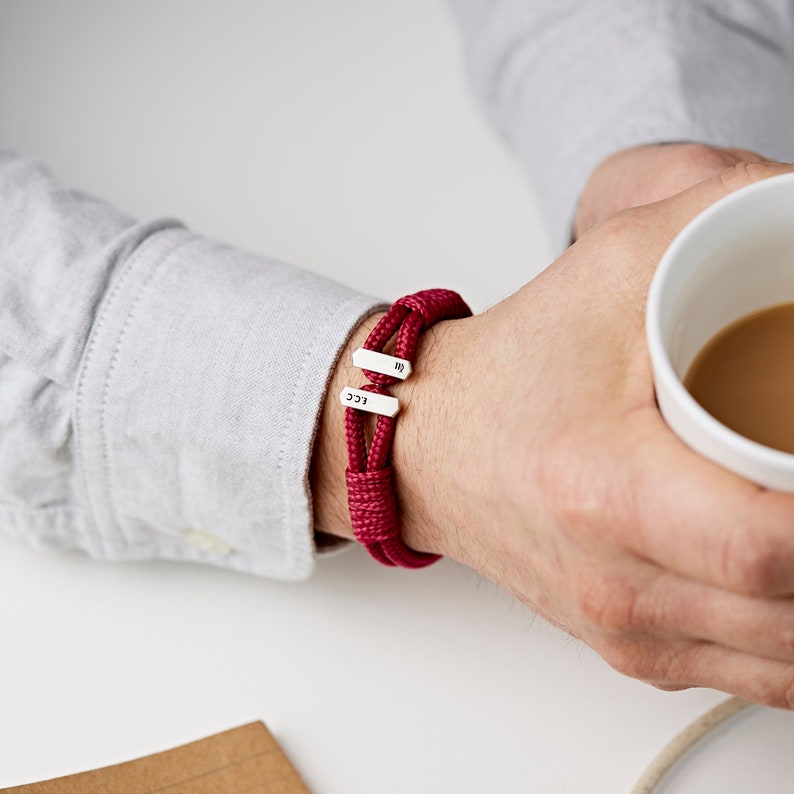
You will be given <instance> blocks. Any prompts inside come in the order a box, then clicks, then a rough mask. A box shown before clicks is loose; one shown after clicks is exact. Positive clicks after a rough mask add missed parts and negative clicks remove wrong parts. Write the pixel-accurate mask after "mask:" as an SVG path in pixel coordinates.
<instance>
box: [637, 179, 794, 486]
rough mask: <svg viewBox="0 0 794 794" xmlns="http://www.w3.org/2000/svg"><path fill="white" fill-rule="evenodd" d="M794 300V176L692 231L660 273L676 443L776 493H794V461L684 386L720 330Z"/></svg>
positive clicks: (655, 295)
mask: <svg viewBox="0 0 794 794" xmlns="http://www.w3.org/2000/svg"><path fill="white" fill-rule="evenodd" d="M789 301H794V174H785V175H783V176H777V177H772V178H770V179H765V180H762V181H760V182H756V183H754V184H752V185H749V186H748V187H745V188H742V189H741V190H738V191H736V192H735V193H732V194H730V195H729V196H727V197H726V198H724V199H721V200H720V201H718V202H717V203H716V204H713V205H712V206H711V207H709V208H708V209H707V210H705V211H704V212H702V213H701V214H700V215H698V216H697V217H696V218H695V219H694V220H693V221H692V222H691V223H689V225H688V226H687V227H686V228H685V229H684V230H683V231H682V232H681V233H680V234H679V235H678V236H677V237H676V238H675V240H673V242H672V243H671V245H670V247H669V248H668V249H667V251H666V252H665V254H664V256H663V257H662V259H661V261H660V263H659V267H658V268H657V271H656V274H655V275H654V278H653V282H652V283H651V289H650V292H649V294H648V314H647V320H646V330H647V334H648V347H649V349H650V354H651V361H652V363H653V372H654V381H655V385H656V397H657V400H658V402H659V408H660V410H661V412H662V415H663V416H664V418H665V420H666V421H667V423H668V424H669V425H670V427H671V428H672V430H673V431H674V432H675V433H676V435H678V436H679V437H680V438H681V439H683V440H684V441H685V442H686V443H687V444H688V445H689V446H690V447H692V448H693V449H694V450H695V451H697V452H699V453H700V454H701V455H703V456H704V457H706V458H709V459H710V460H713V461H714V462H716V463H719V464H721V465H722V466H724V467H725V468H726V469H730V470H731V471H733V472H736V473H737V474H740V475H742V476H743V477H746V478H748V479H750V480H753V481H754V482H756V483H758V484H760V485H764V486H766V487H767V488H773V489H775V490H779V491H790V492H794V455H790V454H788V453H786V452H780V451H779V450H775V449H771V448H769V447H766V446H763V445H762V444H758V443H757V442H755V441H750V440H749V439H748V438H745V437H744V436H741V435H739V434H738V433H736V432H735V431H733V430H730V429H729V428H728V427H726V426H725V425H723V424H722V423H721V422H719V421H718V420H717V419H715V418H714V417H713V416H711V415H710V414H709V413H707V412H706V411H705V410H704V409H703V408H701V407H700V405H699V404H698V403H697V402H696V401H695V399H694V398H693V397H692V396H691V395H690V394H689V392H688V391H687V390H686V389H685V388H684V386H683V384H682V380H683V378H684V375H685V374H686V372H687V370H688V368H689V366H690V364H691V363H692V361H693V360H694V358H695V356H696V355H697V354H698V353H699V352H700V350H701V349H702V348H703V346H704V345H705V344H706V343H707V342H708V341H709V340H710V339H712V338H713V337H714V335H715V334H716V333H717V332H718V331H720V330H721V329H723V328H725V327H726V326H727V325H730V323H732V322H733V321H734V320H738V319H739V318H740V317H743V316H744V315H747V314H750V313H751V312H754V311H757V310H759V309H763V308H767V307H769V306H775V305H777V304H780V303H786V302H789ZM792 366H794V361H792Z"/></svg>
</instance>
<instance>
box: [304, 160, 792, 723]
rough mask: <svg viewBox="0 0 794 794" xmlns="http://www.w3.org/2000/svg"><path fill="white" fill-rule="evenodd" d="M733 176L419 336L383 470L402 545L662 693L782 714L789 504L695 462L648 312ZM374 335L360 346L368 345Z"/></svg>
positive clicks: (603, 231) (342, 376)
mask: <svg viewBox="0 0 794 794" xmlns="http://www.w3.org/2000/svg"><path fill="white" fill-rule="evenodd" d="M793 170H794V168H791V167H788V166H782V165H765V164H754V165H738V166H736V167H734V168H731V169H729V170H727V171H724V172H721V173H720V174H719V175H718V176H716V177H714V178H711V179H709V180H706V181H703V182H700V183H699V184H698V185H696V186H695V187H693V188H691V189H690V190H687V191H685V192H684V193H681V194H680V195H677V196H674V197H672V198H670V199H667V200H665V201H661V202H658V203H656V204H652V205H648V206H643V207H639V208H636V209H632V210H628V211H625V212H621V213H619V214H617V215H615V216H614V217H612V218H611V219H610V220H607V221H604V222H603V223H601V224H599V225H598V226H597V227H596V228H594V229H593V230H592V231H590V232H588V233H587V234H586V235H584V236H583V238H582V239H581V240H580V241H579V242H578V243H576V244H575V245H574V246H572V247H571V248H570V249H568V251H567V252H566V253H565V254H564V255H563V256H562V257H561V258H560V259H559V260H557V262H556V263H554V264H553V265H552V266H551V267H550V268H549V269H548V270H546V271H545V272H544V273H543V274H542V275H540V276H539V277H538V278H536V279H535V280H534V281H532V282H531V283H530V284H528V285H526V286H525V287H524V288H522V289H521V290H520V291H519V292H517V293H516V294H515V295H513V296H511V297H510V298H508V299H507V300H505V301H503V302H501V303H499V304H497V305H496V306H494V307H493V308H492V309H490V310H489V311H488V312H486V313H485V314H483V315H479V316H476V317H472V318H468V319H465V320H457V321H451V322H445V323H440V324H438V325H437V326H434V327H433V328H432V329H430V330H429V331H428V332H427V333H426V334H425V335H424V336H423V337H422V343H421V347H420V350H419V353H418V356H417V360H416V366H415V372H414V375H413V376H412V377H411V378H409V379H408V381H406V382H405V383H404V384H401V385H400V386H399V387H395V389H394V392H395V394H397V396H398V397H400V399H401V402H402V403H403V411H402V413H401V414H400V418H399V420H398V427H397V431H396V435H395V440H394V449H393V461H394V469H395V473H396V477H397V492H398V495H399V499H400V504H401V509H402V513H401V521H402V527H403V535H404V538H405V540H406V542H407V543H408V544H409V545H411V546H413V547H414V548H416V549H419V550H422V551H430V552H438V553H441V554H445V555H447V556H450V557H453V558H454V559H456V560H459V561H460V562H462V563H464V564H466V565H469V566H471V567H472V568H474V569H475V570H477V571H479V572H481V573H482V574H484V575H485V576H487V577H488V578H490V579H492V580H494V581H495V582H497V583H499V584H500V585H502V586H503V587H505V588H506V589H507V590H508V591H510V592H511V593H513V594H514V595H515V596H516V597H517V598H518V599H519V600H521V601H522V602H523V603H525V604H527V605H528V606H529V607H530V608H531V609H533V610H535V611H536V612H538V613H539V614H541V615H543V616H545V617H546V618H547V619H548V620H550V621H551V622H553V623H555V624H556V625H558V626H560V627H562V628H563V629H564V630H566V631H568V632H570V633H571V634H572V635H574V636H575V637H578V638H580V639H581V640H583V641H585V642H587V643H588V644H589V645H591V646H592V647H593V648H594V649H595V650H596V651H597V652H598V653H599V654H601V655H602V656H603V657H604V658H605V659H606V660H607V662H609V663H610V664H611V665H612V666H613V667H615V668H616V669H617V670H619V671H621V672H623V673H625V674H627V675H630V676H634V677H637V678H640V679H643V680H645V681H648V682H650V683H653V684H655V685H656V686H659V687H663V688H671V689H675V688H683V687H686V686H693V685H696V686H710V687H715V688H718V689H722V690H724V691H727V692H732V693H734V694H738V695H741V696H742V697H745V698H747V699H749V700H753V701H756V702H760V703H766V704H770V705H774V706H782V707H787V708H792V707H794V599H792V597H791V596H792V595H794V496H791V495H784V494H779V493H774V492H770V491H766V490H764V489H762V488H759V487H757V486H755V485H753V484H751V483H749V482H747V481H745V480H743V479H741V478H739V477H737V476H735V475H733V474H731V473H729V472H727V471H725V470H723V469H721V468H720V467H718V466H716V465H714V464H713V463H710V462H708V461H706V460H705V459H703V458H701V457H700V456H698V455H697V454H696V453H694V452H692V451H691V450H690V449H689V448H687V447H686V446H685V445H684V444H683V443H682V442H681V441H679V440H678V438H677V437H676V436H674V435H673V433H672V432H671V431H670V429H669V428H668V427H667V425H666V424H665V423H664V421H663V419H662V417H661V416H660V414H659V412H658V409H657V407H656V403H655V399H654V391H653V382H652V373H651V365H650V361H649V357H648V353H647V349H646V344H645V330H644V317H645V301H646V295H647V291H648V286H649V282H650V280H651V277H652V275H653V272H654V270H655V268H656V264H657V262H658V260H659V258H660V257H661V255H662V253H663V251H664V250H665V248H666V247H667V245H668V244H669V243H670V241H671V240H672V238H673V237H674V236H675V234H676V233H677V232H678V231H679V230H680V229H681V228H682V227H683V226H684V225H685V224H686V223H687V222H688V221H689V220H690V219H691V218H693V217H694V216H695V215H696V214H698V213H699V212H700V211H702V210H703V209H705V208H706V207H707V206H709V205H710V204H711V203H713V202H714V201H716V200H717V199H719V198H721V197H722V196H724V195H726V194H727V193H729V192H730V191H732V190H734V189H736V188H739V187H741V186H743V185H746V184H749V183H751V182H754V181H757V180H759V179H764V178H767V177H770V176H774V175H776V174H781V173H789V172H791V171H793ZM365 333H366V331H365V330H364V329H362V331H361V335H365ZM346 368H347V364H346V363H344V364H343V365H341V366H340V371H339V372H337V374H336V380H335V382H334V384H333V385H332V386H331V391H330V392H329V399H328V402H327V405H326V407H325V413H324V416H323V422H322V428H321V435H320V443H319V445H318V448H317V451H316V454H315V465H314V468H313V472H312V475H313V480H312V482H313V486H314V489H315V495H316V499H317V501H316V509H317V512H316V518H317V522H318V526H319V527H321V528H322V529H325V530H328V531H331V532H334V533H336V534H341V535H349V534H350V528H349V519H347V516H346V513H345V509H344V498H345V497H344V468H345V463H344V447H343V438H342V424H343V420H342V408H341V407H338V405H337V397H336V393H337V391H338V390H339V389H340V388H341V386H342V385H346V384H347V382H350V383H351V384H352V385H357V384H358V383H359V382H360V375H359V376H358V378H356V376H355V375H354V374H353V373H350V372H349V371H346Z"/></svg>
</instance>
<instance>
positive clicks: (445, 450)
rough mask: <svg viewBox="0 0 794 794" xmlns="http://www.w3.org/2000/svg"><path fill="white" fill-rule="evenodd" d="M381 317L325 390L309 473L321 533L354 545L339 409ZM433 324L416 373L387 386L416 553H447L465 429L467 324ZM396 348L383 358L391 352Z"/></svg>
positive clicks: (396, 466)
mask: <svg viewBox="0 0 794 794" xmlns="http://www.w3.org/2000/svg"><path fill="white" fill-rule="evenodd" d="M417 297H418V296H417ZM382 316H383V315H382V314H378V315H373V316H372V317H370V318H368V319H367V320H366V321H365V322H364V323H363V324H362V325H361V326H360V327H359V328H358V329H356V331H355V332H354V333H353V335H352V337H351V339H350V341H349V342H348V344H347V345H346V347H345V350H344V351H343V353H342V354H341V356H340V359H339V361H338V363H337V366H336V368H335V370H334V373H333V375H332V377H331V379H330V382H329V386H328V389H327V392H326V398H325V404H324V406H323V411H322V417H321V421H320V427H319V432H318V436H317V442H316V444H315V450H314V455H313V461H312V467H311V485H312V492H313V497H314V499H313V501H314V515H315V526H316V528H317V529H318V530H320V531H322V532H324V533H329V534H332V535H335V536H338V537H343V538H349V539H352V538H353V537H354V533H353V529H352V526H351V520H350V514H349V511H348V506H347V493H346V489H345V471H346V469H348V458H347V449H346V441H345V430H344V427H345V409H344V408H343V407H342V406H341V405H340V404H339V393H340V392H341V391H342V389H343V388H344V387H345V386H353V387H361V386H364V384H365V382H366V379H365V377H364V375H363V373H362V371H361V370H360V369H358V368H356V367H353V366H352V362H351V358H352V353H353V351H354V350H356V349H357V348H359V347H362V346H363V343H364V341H365V340H366V339H367V337H368V336H369V333H370V331H371V330H372V329H373V328H374V327H375V325H376V324H377V323H378V321H379V320H380V319H381V317H382ZM430 322H431V327H430V328H428V329H427V330H426V331H425V332H424V333H421V334H420V335H419V336H418V339H417V343H416V350H415V352H414V354H413V355H412V356H410V358H411V360H412V362H413V374H412V375H411V377H409V378H408V379H407V381H403V382H399V381H398V382H396V383H393V384H392V385H391V386H389V392H390V393H391V394H392V395H393V396H394V397H396V398H397V399H398V400H399V402H400V413H399V414H398V415H397V418H396V427H395V432H394V442H393V445H392V448H391V453H390V456H389V464H390V465H389V468H390V469H391V471H392V473H393V484H394V491H395V494H396V501H397V504H398V523H399V526H400V538H401V540H402V542H403V543H405V544H406V545H407V546H408V547H409V549H412V550H414V551H420V552H427V553H429V554H447V553H448V546H449V544H448V543H447V542H446V537H447V534H448V529H449V526H450V521H449V520H447V518H448V513H449V510H450V508H451V507H452V508H454V506H455V505H457V503H458V499H457V497H456V494H455V493H454V492H455V486H456V484H457V481H456V477H455V473H456V471H457V470H458V469H459V468H460V467H459V466H456V465H455V464H454V463H453V464H452V465H449V464H450V460H452V459H453V456H451V455H450V454H449V451H450V447H451V445H452V441H453V440H455V441H457V438H458V433H457V432H455V431H454V428H455V427H458V428H459V427H460V425H459V423H458V417H456V416H455V414H454V410H453V411H452V412H450V407H451V405H452V404H453V403H454V402H455V399H454V395H453V394H452V390H453V389H454V388H455V386H453V385H451V383H450V381H455V380H456V379H457V378H458V376H459V374H460V369H461V365H460V362H455V356H456V355H457V354H456V353H453V352H451V351H450V349H451V348H454V347H455V344H454V343H455V341H456V338H457V337H458V336H459V334H458V333H457V331H458V330H459V328H460V325H459V323H461V322H462V321H460V320H455V321H442V322H438V323H436V324H432V323H433V322H434V321H432V320H431V321H430ZM451 343H452V344H451ZM391 348H392V343H390V344H389V345H387V347H386V351H385V352H387V353H389V352H392V350H391ZM461 361H462V359H461ZM349 418H350V417H348V419H349ZM373 426H374V425H373ZM371 429H372V428H368V430H371ZM367 443H368V445H369V443H370V442H369V440H368V442H367ZM351 466H352V463H351ZM353 470H357V469H355V468H354V469H353ZM400 564H403V563H400Z"/></svg>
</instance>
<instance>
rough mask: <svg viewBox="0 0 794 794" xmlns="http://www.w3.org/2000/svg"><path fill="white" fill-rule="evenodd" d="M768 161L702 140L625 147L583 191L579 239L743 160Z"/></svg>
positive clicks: (600, 168) (599, 169) (576, 228)
mask: <svg viewBox="0 0 794 794" xmlns="http://www.w3.org/2000/svg"><path fill="white" fill-rule="evenodd" d="M759 162H768V161H767V160H766V158H764V157H762V156H761V155H760V154H756V153H755V152H750V151H746V150H744V149H724V148H720V147H717V146H707V145H705V144H701V143H660V144H649V145H647V146H634V147H631V148H630V149H623V150H622V151H619V152H616V153H615V154H613V155H610V156H609V157H607V158H606V159H605V160H603V161H602V162H601V163H600V164H599V165H598V166H597V167H596V168H595V169H594V171H593V173H592V174H591V175H590V178H589V179H588V181H587V184H586V185H585V188H584V190H583V191H582V196H581V199H580V201H579V207H578V210H577V213H576V221H575V224H574V238H575V239H577V240H578V239H579V238H580V237H581V236H582V235H583V234H584V233H585V232H586V231H588V230H589V229H591V228H592V227H593V226H596V225H597V224H599V223H601V222H602V221H605V220H606V219H607V218H611V217H612V216H613V215H614V214H615V213H616V212H620V211H621V210H625V209H629V208H631V207H639V206H641V205H643V204H651V203H652V202H654V201H659V200H661V199H665V198H669V197H670V196H674V195H675V194H676V193H680V192H681V191H682V190H686V189H687V188H689V187H692V185H695V184H697V183H698V182H700V181H702V180H704V179H708V178H709V177H711V176H714V175H715V174H720V173H722V172H723V171H725V170H727V169H728V168H731V167H732V166H734V165H737V164H739V163H759Z"/></svg>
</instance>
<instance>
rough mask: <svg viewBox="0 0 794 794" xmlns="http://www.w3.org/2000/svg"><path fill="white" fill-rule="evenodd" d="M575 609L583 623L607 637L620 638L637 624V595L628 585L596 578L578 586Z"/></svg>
mask: <svg viewBox="0 0 794 794" xmlns="http://www.w3.org/2000/svg"><path fill="white" fill-rule="evenodd" d="M576 599H577V606H578V608H579V611H580V613H581V614H582V616H583V617H584V619H585V620H586V621H587V623H588V624H589V625H590V626H592V627H594V628H596V629H598V630H600V631H602V632H605V633H607V634H624V633H627V632H629V631H631V630H632V629H633V628H634V627H635V626H636V623H637V620H636V612H637V601H638V592H637V590H636V588H634V587H633V586H632V585H631V584H629V583H628V582H625V581H623V580H620V579H610V578H607V577H599V578H596V579H595V580H591V581H589V582H587V583H585V584H584V585H580V586H579V589H578V592H577V594H576Z"/></svg>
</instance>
